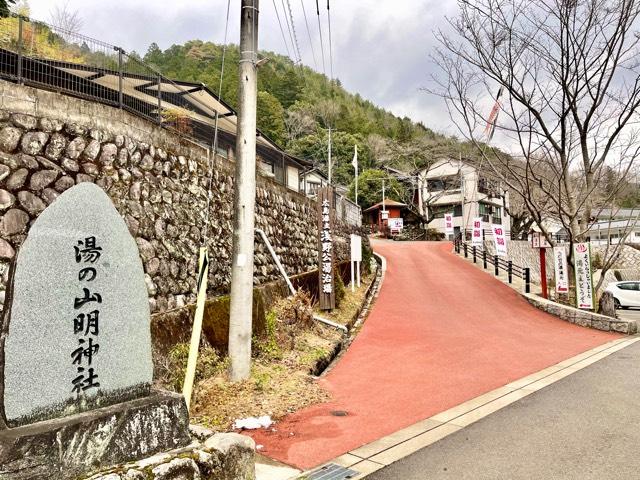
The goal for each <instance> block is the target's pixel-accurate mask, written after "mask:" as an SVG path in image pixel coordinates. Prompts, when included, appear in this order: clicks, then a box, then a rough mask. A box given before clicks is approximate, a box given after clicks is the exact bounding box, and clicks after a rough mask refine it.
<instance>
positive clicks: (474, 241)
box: [471, 217, 484, 248]
mask: <svg viewBox="0 0 640 480" xmlns="http://www.w3.org/2000/svg"><path fill="white" fill-rule="evenodd" d="M472 235H473V236H472V237H471V245H475V246H476V247H480V248H482V247H483V245H484V242H483V241H482V240H483V239H482V217H476V218H474V219H473V234H472Z"/></svg>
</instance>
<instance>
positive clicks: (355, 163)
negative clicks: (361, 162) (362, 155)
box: [351, 145, 358, 172]
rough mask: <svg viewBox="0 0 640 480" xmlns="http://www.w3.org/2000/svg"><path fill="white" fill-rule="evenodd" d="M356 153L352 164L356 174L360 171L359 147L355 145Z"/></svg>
mask: <svg viewBox="0 0 640 480" xmlns="http://www.w3.org/2000/svg"><path fill="white" fill-rule="evenodd" d="M354 149H355V150H354V153H353V161H352V162H351V165H353V168H355V169H356V172H357V171H358V145H354Z"/></svg>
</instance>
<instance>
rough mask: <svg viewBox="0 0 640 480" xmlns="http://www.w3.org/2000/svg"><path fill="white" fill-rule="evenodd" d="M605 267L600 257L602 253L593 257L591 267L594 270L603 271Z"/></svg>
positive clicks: (597, 253)
mask: <svg viewBox="0 0 640 480" xmlns="http://www.w3.org/2000/svg"><path fill="white" fill-rule="evenodd" d="M603 265H604V262H603V261H602V255H600V252H596V254H595V255H594V256H593V260H591V267H592V268H593V269H594V270H600V269H602V267H603Z"/></svg>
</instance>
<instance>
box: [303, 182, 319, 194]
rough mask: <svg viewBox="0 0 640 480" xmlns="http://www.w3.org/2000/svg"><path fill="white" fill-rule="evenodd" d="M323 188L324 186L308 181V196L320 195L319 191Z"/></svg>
mask: <svg viewBox="0 0 640 480" xmlns="http://www.w3.org/2000/svg"><path fill="white" fill-rule="evenodd" d="M321 186H322V184H320V183H317V182H310V181H308V180H307V194H309V195H315V194H317V193H318V189H319V188H320V187H321Z"/></svg>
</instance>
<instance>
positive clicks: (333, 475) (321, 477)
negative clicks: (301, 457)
mask: <svg viewBox="0 0 640 480" xmlns="http://www.w3.org/2000/svg"><path fill="white" fill-rule="evenodd" d="M357 474H358V472H356V471H355V470H349V469H348V468H344V467H341V466H340V465H336V464H335V463H329V464H328V465H325V466H324V467H320V468H318V469H316V470H314V471H313V472H311V473H310V474H309V475H308V476H307V477H306V478H307V479H308V480H346V479H347V478H354V477H355V476H356V475H357Z"/></svg>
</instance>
